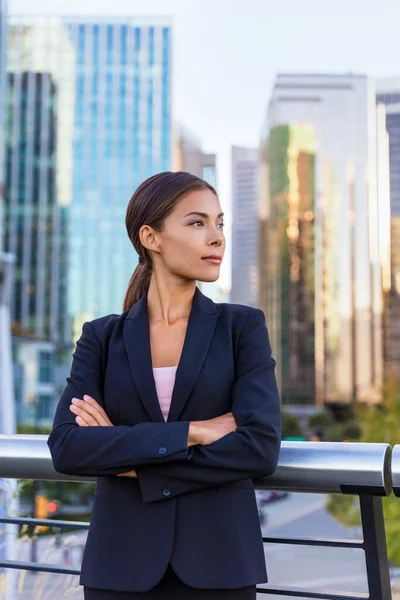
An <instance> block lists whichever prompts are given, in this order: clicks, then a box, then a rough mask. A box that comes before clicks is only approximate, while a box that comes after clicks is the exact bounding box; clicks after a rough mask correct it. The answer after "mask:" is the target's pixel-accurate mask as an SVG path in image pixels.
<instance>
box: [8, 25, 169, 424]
mask: <svg viewBox="0 0 400 600" xmlns="http://www.w3.org/2000/svg"><path fill="white" fill-rule="evenodd" d="M9 32H10V36H9V44H8V57H7V70H8V76H7V77H8V87H9V93H8V97H7V115H6V116H7V139H6V182H5V183H6V185H5V192H6V202H5V212H6V214H5V236H4V237H5V249H6V250H7V251H9V252H13V253H15V255H16V258H17V260H16V265H15V283H14V294H13V298H14V300H13V304H12V307H11V314H12V325H13V355H14V374H15V390H16V406H17V416H18V418H19V421H20V422H22V423H30V424H32V423H33V424H37V425H46V424H48V423H49V421H50V419H51V417H52V415H53V414H54V404H55V403H56V402H57V400H58V397H59V392H60V390H61V389H62V388H63V387H64V386H65V377H66V376H67V374H68V372H69V367H70V362H71V353H72V351H73V349H74V342H75V341H76V340H77V339H78V338H79V337H80V334H81V328H82V324H83V322H85V321H87V320H91V319H94V318H96V317H99V316H103V315H106V314H109V313H120V312H121V311H122V302H123V298H124V295H125V292H126V288H127V286H128V283H129V279H130V277H131V274H132V272H133V270H134V269H135V267H136V264H137V255H136V252H135V251H134V249H133V247H132V245H131V243H130V241H129V239H128V235H127V232H126V228H125V214H126V208H127V205H128V203H129V200H130V197H131V196H132V194H133V192H134V190H135V189H136V187H137V186H138V185H139V184H140V183H141V181H142V180H144V179H146V178H147V177H149V176H150V175H152V174H154V173H156V172H159V171H164V170H168V169H170V168H171V160H172V159H171V91H170V90H171V26H170V23H169V21H168V20H166V19H156V18H141V19H134V18H132V17H129V18H119V17H118V18H82V19H81V18H65V19H64V18H56V17H26V16H23V15H15V16H12V17H11V20H10V28H9Z"/></svg>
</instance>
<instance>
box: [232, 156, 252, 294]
mask: <svg viewBox="0 0 400 600" xmlns="http://www.w3.org/2000/svg"><path fill="white" fill-rule="evenodd" d="M231 169H232V287H231V301H232V302H235V303H237V304H247V305H250V306H257V305H258V269H257V267H258V265H257V229H258V222H257V184H258V151H257V149H253V148H241V147H238V146H233V147H232V154H231Z"/></svg>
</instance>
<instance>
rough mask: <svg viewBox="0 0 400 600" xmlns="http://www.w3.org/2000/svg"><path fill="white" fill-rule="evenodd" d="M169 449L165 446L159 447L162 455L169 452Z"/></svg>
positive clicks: (159, 452)
mask: <svg viewBox="0 0 400 600" xmlns="http://www.w3.org/2000/svg"><path fill="white" fill-rule="evenodd" d="M167 452H168V450H167V449H166V448H164V447H161V448H159V449H158V454H159V455H160V456H162V455H163V454H167Z"/></svg>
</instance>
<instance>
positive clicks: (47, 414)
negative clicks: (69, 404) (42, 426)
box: [38, 394, 53, 420]
mask: <svg viewBox="0 0 400 600" xmlns="http://www.w3.org/2000/svg"><path fill="white" fill-rule="evenodd" d="M52 417H53V415H52V414H51V396H48V395H44V394H39V399H38V418H39V419H40V420H42V419H51V418H52Z"/></svg>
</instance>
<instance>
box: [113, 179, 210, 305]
mask: <svg viewBox="0 0 400 600" xmlns="http://www.w3.org/2000/svg"><path fill="white" fill-rule="evenodd" d="M204 189H209V190H211V191H212V192H213V193H214V194H215V195H217V192H216V191H215V189H214V188H213V187H212V186H211V185H210V184H208V183H207V182H206V181H204V180H203V179H200V178H199V177H196V176H195V175H192V174H191V173H186V172H184V171H177V172H171V171H165V172H164V173H158V174H157V175H153V176H152V177H149V179H146V181H144V182H143V183H142V184H141V185H140V186H139V187H138V188H137V190H136V191H135V193H134V194H133V196H132V198H131V199H130V201H129V204H128V208H127V211H126V217H125V225H126V229H127V232H128V236H129V239H130V240H131V242H132V244H133V247H134V248H135V250H136V252H137V253H138V255H139V264H138V265H137V267H136V269H135V270H134V272H133V275H132V277H131V278H130V281H129V285H128V289H127V291H126V294H125V298H124V304H123V309H122V310H123V311H125V310H129V309H130V308H131V307H132V306H133V305H134V304H135V302H137V301H138V300H139V299H140V298H141V297H142V296H143V294H144V293H145V292H146V290H147V289H148V288H149V285H150V280H151V275H152V271H153V264H152V262H151V258H150V256H149V254H148V253H147V252H146V250H145V249H144V247H143V246H142V244H141V242H140V237H139V232H140V228H141V227H142V226H143V225H149V226H150V227H152V228H153V229H155V230H156V231H162V228H163V224H164V220H165V219H166V218H167V217H168V215H169V214H170V213H171V212H172V211H173V209H174V208H175V206H176V204H177V202H178V201H179V200H180V199H181V198H182V197H183V196H184V195H185V194H188V193H189V192H193V191H195V190H204Z"/></svg>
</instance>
